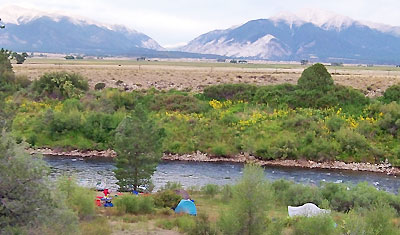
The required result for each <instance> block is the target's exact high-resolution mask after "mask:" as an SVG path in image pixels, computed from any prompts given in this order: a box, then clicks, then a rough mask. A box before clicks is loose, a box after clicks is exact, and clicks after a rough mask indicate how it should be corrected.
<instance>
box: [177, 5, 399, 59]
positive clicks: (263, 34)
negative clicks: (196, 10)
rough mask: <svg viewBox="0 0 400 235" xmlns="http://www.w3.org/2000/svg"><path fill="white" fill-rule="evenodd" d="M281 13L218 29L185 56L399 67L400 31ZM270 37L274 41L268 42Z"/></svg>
mask: <svg viewBox="0 0 400 235" xmlns="http://www.w3.org/2000/svg"><path fill="white" fill-rule="evenodd" d="M316 15H318V14H317V13H315V12H314V13H313V12H311V11H310V12H309V16H308V18H307V17H303V18H301V17H300V16H298V15H296V14H287V13H284V14H281V15H279V16H275V17H271V18H270V19H257V20H251V21H248V22H246V23H244V24H242V25H240V26H237V27H234V28H229V29H224V30H214V31H211V32H209V33H205V34H202V35H200V36H199V37H197V38H195V39H193V40H192V41H190V42H189V43H188V44H187V45H186V46H183V47H181V48H179V50H181V51H186V52H194V53H204V52H207V53H211V54H218V55H222V56H229V57H239V58H249V59H267V60H284V61H285V60H292V61H293V60H301V59H309V60H313V59H315V60H321V61H327V62H328V61H338V60H340V61H341V62H347V63H359V62H365V63H399V62H400V61H399V58H398V54H399V53H400V33H398V32H400V27H395V26H393V27H391V26H387V25H381V24H375V26H374V27H372V26H371V25H372V23H368V24H365V23H362V22H361V21H356V20H353V19H351V18H349V17H345V16H340V15H334V14H330V15H326V16H325V18H324V19H322V20H321V17H318V16H316ZM267 38H268V40H266V39H267Z"/></svg>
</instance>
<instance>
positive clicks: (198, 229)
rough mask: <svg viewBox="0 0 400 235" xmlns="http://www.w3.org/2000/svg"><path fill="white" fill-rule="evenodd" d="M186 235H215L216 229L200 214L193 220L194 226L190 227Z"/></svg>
mask: <svg viewBox="0 0 400 235" xmlns="http://www.w3.org/2000/svg"><path fill="white" fill-rule="evenodd" d="M187 234H188V235H217V234H218V232H217V229H216V228H215V227H213V226H212V225H211V224H210V221H209V220H208V216H207V215H206V214H202V213H200V214H199V215H198V216H197V217H196V220H195V224H194V226H191V228H190V229H189V231H188V232H187Z"/></svg>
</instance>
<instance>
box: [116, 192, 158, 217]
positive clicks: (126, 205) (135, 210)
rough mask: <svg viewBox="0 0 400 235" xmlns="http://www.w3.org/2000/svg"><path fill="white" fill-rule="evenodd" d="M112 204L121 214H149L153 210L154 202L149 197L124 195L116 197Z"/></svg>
mask: <svg viewBox="0 0 400 235" xmlns="http://www.w3.org/2000/svg"><path fill="white" fill-rule="evenodd" d="M114 204H115V207H116V208H117V211H118V212H119V213H122V214H125V213H128V214H150V213H152V212H153V211H154V202H153V199H152V198H151V197H138V196H133V195H126V196H122V197H119V198H117V199H116V200H115V202H114Z"/></svg>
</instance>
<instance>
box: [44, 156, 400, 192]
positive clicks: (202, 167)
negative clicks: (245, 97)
mask: <svg viewBox="0 0 400 235" xmlns="http://www.w3.org/2000/svg"><path fill="white" fill-rule="evenodd" d="M45 160H46V161H47V162H48V163H49V165H50V166H51V176H52V177H53V178H55V177H57V176H59V175H62V174H66V175H74V176H75V178H76V179H77V180H78V182H79V183H80V184H81V185H84V186H87V187H94V186H95V185H96V183H97V182H100V181H102V182H104V183H105V184H106V185H107V186H108V187H109V188H110V189H112V190H116V189H117V185H116V184H115V182H116V179H115V177H114V173H113V172H112V170H113V169H114V165H113V162H112V161H110V160H107V159H98V158H91V159H80V160H79V159H71V158H70V157H68V158H67V157H45ZM242 169H243V165H242V164H238V163H205V162H167V161H164V162H161V163H160V164H159V166H158V167H157V171H156V172H155V174H154V176H153V183H154V184H155V187H156V188H155V189H156V190H157V189H158V188H160V187H162V186H163V185H164V184H166V183H167V182H168V181H174V182H180V183H181V184H182V185H183V186H184V187H185V188H187V187H190V186H198V187H201V186H203V185H206V184H218V185H224V184H233V183H235V182H236V181H237V180H238V179H239V178H240V177H241V175H242ZM265 173H266V176H267V178H268V179H270V180H278V179H287V180H291V181H294V182H297V183H302V184H315V185H318V184H319V183H320V182H321V181H326V182H336V183H351V184H357V183H359V182H363V181H366V182H368V183H369V184H371V185H374V186H375V187H376V188H378V189H381V190H386V191H389V192H393V193H397V192H398V190H399V189H400V179H399V178H397V177H394V176H387V175H384V174H377V173H367V172H352V171H337V170H335V171H333V170H319V169H301V168H288V167H266V168H265Z"/></svg>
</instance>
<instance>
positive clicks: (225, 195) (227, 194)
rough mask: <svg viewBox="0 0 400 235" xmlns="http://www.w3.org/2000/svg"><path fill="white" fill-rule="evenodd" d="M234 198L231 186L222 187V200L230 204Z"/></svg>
mask: <svg viewBox="0 0 400 235" xmlns="http://www.w3.org/2000/svg"><path fill="white" fill-rule="evenodd" d="M232 197H233V189H232V186H231V185H229V184H226V185H223V186H222V187H221V200H222V201H223V202H229V201H230V200H231V199H232Z"/></svg>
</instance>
